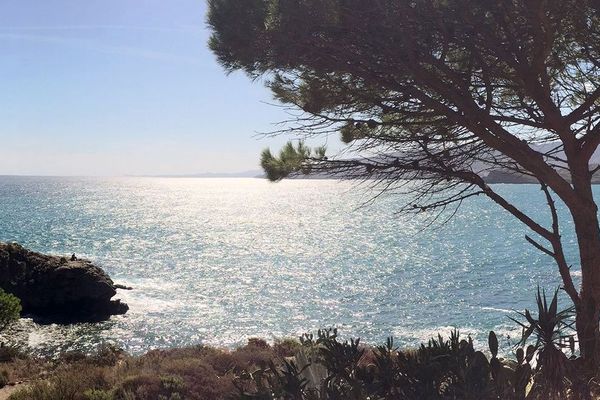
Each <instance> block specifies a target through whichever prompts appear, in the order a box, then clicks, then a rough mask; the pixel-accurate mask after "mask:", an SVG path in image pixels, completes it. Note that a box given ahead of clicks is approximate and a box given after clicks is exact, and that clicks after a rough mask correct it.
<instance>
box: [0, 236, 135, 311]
mask: <svg viewBox="0 0 600 400" xmlns="http://www.w3.org/2000/svg"><path fill="white" fill-rule="evenodd" d="M0 288H2V289H4V290H5V291H6V292H8V293H12V294H13V295H15V296H17V297H18V298H19V299H20V300H21V305H22V307H23V314H24V315H32V316H33V317H34V318H36V319H37V320H39V321H41V322H48V323H51V322H58V323H71V322H83V321H90V322H95V321H102V320H106V319H108V318H109V317H110V316H111V315H117V314H124V313H126V312H127V310H128V309H129V307H128V306H127V304H125V303H122V302H121V301H120V300H111V298H112V297H113V296H114V295H115V294H117V291H116V285H115V284H114V282H113V281H112V280H111V279H110V277H109V276H108V275H107V274H106V273H105V272H104V271H103V270H102V269H101V268H100V267H97V266H95V265H93V264H92V263H91V262H90V261H88V260H70V259H67V258H66V257H57V256H50V255H45V254H40V253H36V252H33V251H29V250H27V249H25V248H24V247H22V246H20V245H18V244H12V243H11V244H4V243H0Z"/></svg>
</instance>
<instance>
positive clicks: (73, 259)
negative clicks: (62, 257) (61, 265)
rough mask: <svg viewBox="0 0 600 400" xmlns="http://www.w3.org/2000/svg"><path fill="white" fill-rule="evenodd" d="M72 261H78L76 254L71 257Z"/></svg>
mask: <svg viewBox="0 0 600 400" xmlns="http://www.w3.org/2000/svg"><path fill="white" fill-rule="evenodd" d="M71 261H77V256H76V255H75V253H73V254H72V255H71Z"/></svg>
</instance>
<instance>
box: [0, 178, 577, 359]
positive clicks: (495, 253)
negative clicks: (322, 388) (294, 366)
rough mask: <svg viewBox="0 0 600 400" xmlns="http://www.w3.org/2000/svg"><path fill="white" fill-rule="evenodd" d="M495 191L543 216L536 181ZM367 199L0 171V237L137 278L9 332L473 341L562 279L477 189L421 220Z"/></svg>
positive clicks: (119, 337)
mask: <svg viewBox="0 0 600 400" xmlns="http://www.w3.org/2000/svg"><path fill="white" fill-rule="evenodd" d="M495 188H496V190H498V191H500V192H501V193H503V194H504V195H505V196H506V197H507V198H509V199H511V200H512V201H514V202H515V203H516V204H518V205H520V206H521V207H523V208H524V209H525V210H527V211H528V212H529V213H530V214H531V215H532V216H534V217H535V218H537V219H538V220H540V221H541V222H544V223H547V222H548V216H547V214H546V211H545V209H544V207H543V206H542V205H543V203H542V202H543V196H542V193H541V192H540V190H539V188H538V187H536V186H530V185H496V186H495ZM373 195H374V193H373V192H369V191H368V190H367V188H366V187H364V186H358V187H357V184H356V183H353V182H337V181H330V180H294V181H284V182H281V183H278V184H272V183H269V182H266V181H264V180H261V179H174V178H172V179H171V178H165V179H162V178H111V179H108V178H47V177H44V178H36V177H0V212H1V213H0V241H16V242H19V243H21V244H23V245H24V246H26V247H29V248H31V249H33V250H36V251H40V252H48V253H53V254H65V255H69V254H71V253H76V254H77V255H78V256H80V257H85V258H89V259H91V260H93V261H94V262H96V263H97V264H98V265H100V266H102V267H103V268H104V269H105V270H106V271H107V272H108V273H109V274H110V275H111V276H112V277H113V279H114V280H115V281H116V282H118V283H122V284H126V285H129V286H133V287H134V290H132V291H120V292H119V295H118V296H119V297H120V298H122V299H123V300H125V301H126V302H127V303H128V304H129V305H130V311H129V313H127V315H124V316H117V317H113V318H112V319H111V320H110V321H107V322H105V323H101V324H94V325H90V324H81V325H74V326H66V327H64V326H57V325H50V326H36V325H34V324H33V323H32V322H31V321H30V320H23V321H22V322H21V323H20V325H19V328H18V330H17V332H16V333H15V335H16V336H15V337H17V338H19V340H21V341H22V342H24V343H27V344H28V345H29V346H31V347H33V348H36V349H48V348H51V349H75V348H77V349H84V350H85V349H89V348H92V347H94V346H95V345H97V344H98V343H101V342H104V341H108V342H113V343H116V344H117V345H119V346H122V347H124V348H126V349H127V350H129V351H132V352H141V351H145V350H148V349H150V348H156V347H169V346H180V345H189V344H197V343H209V344H213V345H220V346H234V345H236V344H240V343H243V342H245V340H246V339H247V338H249V337H255V336H260V337H265V338H268V339H274V338H280V337H288V336H297V335H300V334H301V333H303V332H309V331H315V330H316V329H318V328H324V327H332V326H335V327H338V328H340V331H341V333H342V334H343V335H345V336H355V337H356V336H359V337H361V338H363V340H365V341H367V342H380V341H382V340H384V339H385V338H386V337H388V336H390V335H393V336H394V337H395V340H396V342H397V343H398V344H400V345H414V344H417V343H419V342H421V341H424V340H427V338H429V337H430V336H432V335H433V334H435V333H437V332H438V331H442V332H448V331H449V330H450V329H452V327H456V328H459V329H460V330H461V332H463V333H465V334H470V335H472V336H473V338H474V339H475V340H476V341H478V342H480V343H482V344H483V343H485V341H486V338H487V332H488V331H489V330H490V329H495V330H496V332H497V333H498V334H499V335H500V336H501V338H502V341H503V343H504V344H505V345H506V344H508V343H509V342H510V340H509V339H508V337H511V338H512V339H514V338H515V337H516V336H518V334H519V332H520V331H519V329H517V328H516V327H515V324H514V323H513V322H511V321H510V320H509V319H508V316H511V315H512V316H514V313H513V311H512V310H522V309H524V308H525V307H531V306H532V305H533V303H534V297H533V293H534V290H535V287H536V285H538V284H539V285H540V286H541V287H543V288H547V289H548V290H553V289H555V288H556V287H557V286H558V284H559V280H558V273H557V270H556V267H555V266H554V264H553V263H552V260H551V259H550V258H548V257H547V256H544V255H543V254H541V253H539V252H538V251H537V250H535V249H534V248H532V247H531V246H530V245H528V244H527V243H526V242H525V241H524V234H525V233H526V232H527V230H526V228H525V227H523V226H522V225H520V223H518V222H517V221H516V220H515V219H514V218H512V217H511V216H510V215H508V214H507V213H505V212H503V211H502V210H500V209H499V208H498V207H497V206H495V205H494V204H492V203H491V202H489V201H487V200H485V199H483V198H477V199H473V200H471V201H468V202H466V203H465V204H464V206H463V207H462V208H461V210H460V211H459V212H458V214H457V215H456V216H455V217H454V218H453V219H451V220H450V222H448V223H446V224H444V225H440V224H437V225H434V226H432V227H429V228H426V226H425V225H426V224H425V219H426V216H414V215H413V216H406V215H396V214H395V212H396V211H398V209H399V208H400V206H401V204H402V202H403V201H404V200H406V199H405V198H403V197H402V196H384V197H382V198H379V199H378V200H377V201H375V202H374V203H372V204H369V205H365V206H362V205H363V204H364V202H365V201H366V200H368V199H369V198H370V197H371V196H373ZM561 217H562V220H563V222H564V228H563V229H564V230H565V234H564V235H565V241H566V245H567V253H568V256H569V257H570V261H571V262H572V263H574V267H573V270H574V273H575V275H577V265H576V263H577V260H576V248H575V245H574V241H573V239H572V235H571V234H570V230H571V226H570V223H569V221H568V218H567V217H568V215H567V213H566V212H565V211H564V210H561ZM576 280H577V281H578V280H579V278H578V277H577V276H576Z"/></svg>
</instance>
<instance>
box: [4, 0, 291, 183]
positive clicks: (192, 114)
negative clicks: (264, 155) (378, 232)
mask: <svg viewBox="0 0 600 400" xmlns="http://www.w3.org/2000/svg"><path fill="white" fill-rule="evenodd" d="M205 14H206V4H205V1H204V0H169V1H165V0H85V1H82V0H44V1H40V0H0V54H1V56H0V73H1V75H2V77H3V79H1V80H0V124H1V125H0V175H13V174H15V175H85V176H87V175H101V176H119V175H168V174H192V173H204V172H238V171H246V170H256V169H258V168H259V167H258V159H259V153H260V151H261V150H262V149H263V148H265V147H269V146H270V147H272V148H274V149H276V148H277V147H279V146H281V145H282V144H283V143H284V142H285V141H286V140H287V139H289V138H285V137H280V138H264V137H261V136H260V133H264V132H270V131H273V130H274V129H276V126H275V125H274V124H275V123H277V122H281V121H284V120H286V119H287V118H289V114H288V113H287V112H286V111H285V110H284V109H282V108H281V107H277V106H276V105H274V104H273V100H272V98H271V94H270V92H269V91H268V90H267V89H266V88H265V87H264V86H263V85H261V84H260V83H256V82H252V81H251V80H250V79H248V78H247V77H246V76H245V75H243V74H241V73H234V74H232V75H229V76H227V75H226V74H225V72H224V70H223V69H222V68H221V67H220V66H219V65H218V63H217V62H216V60H215V57H214V56H213V54H212V53H211V52H210V51H209V50H208V48H207V40H208V37H209V34H210V32H209V31H208V29H207V28H206V23H205Z"/></svg>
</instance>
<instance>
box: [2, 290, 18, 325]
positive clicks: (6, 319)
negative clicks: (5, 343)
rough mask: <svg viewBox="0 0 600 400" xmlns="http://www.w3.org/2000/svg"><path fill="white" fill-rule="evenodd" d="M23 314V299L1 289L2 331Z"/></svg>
mask: <svg viewBox="0 0 600 400" xmlns="http://www.w3.org/2000/svg"><path fill="white" fill-rule="evenodd" d="M20 315H21V300H19V299H18V298H17V297H15V296H13V295H12V294H10V293H6V292H5V291H4V290H2V289H0V331H1V330H4V329H6V328H7V327H8V326H9V325H10V324H12V323H13V322H15V321H17V320H18V319H19V317H20Z"/></svg>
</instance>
